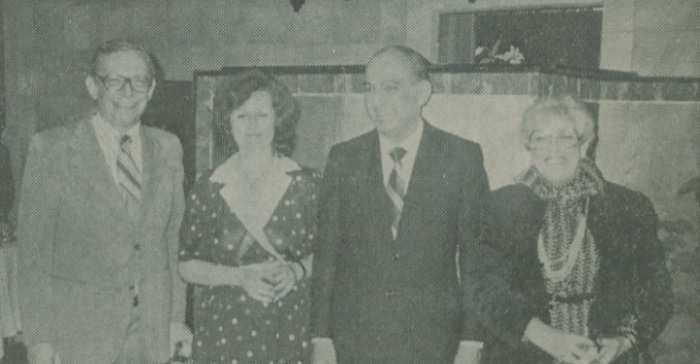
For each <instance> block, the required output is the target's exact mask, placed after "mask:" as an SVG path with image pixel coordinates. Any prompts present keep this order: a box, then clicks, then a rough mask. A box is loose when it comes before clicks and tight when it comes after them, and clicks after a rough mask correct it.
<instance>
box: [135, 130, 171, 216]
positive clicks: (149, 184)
mask: <svg viewBox="0 0 700 364" xmlns="http://www.w3.org/2000/svg"><path fill="white" fill-rule="evenodd" d="M141 145H142V161H143V168H142V171H141V173H142V176H143V186H142V187H141V211H142V213H143V214H144V217H145V216H148V211H149V210H150V208H151V207H152V206H153V199H154V198H155V195H156V192H157V191H158V185H159V183H160V181H161V178H162V176H163V172H164V171H165V168H167V164H166V161H165V158H164V156H163V153H162V146H161V144H160V143H159V142H158V140H157V139H156V138H155V136H154V135H153V133H152V132H151V130H150V129H148V128H147V127H144V126H142V127H141Z"/></svg>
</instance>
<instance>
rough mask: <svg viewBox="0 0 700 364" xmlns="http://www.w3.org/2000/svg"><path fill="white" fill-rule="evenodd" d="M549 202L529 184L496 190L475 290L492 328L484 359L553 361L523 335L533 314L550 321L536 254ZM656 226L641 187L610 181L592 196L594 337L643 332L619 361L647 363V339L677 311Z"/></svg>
mask: <svg viewBox="0 0 700 364" xmlns="http://www.w3.org/2000/svg"><path fill="white" fill-rule="evenodd" d="M545 209H546V203H545V202H544V201H543V200H541V199H540V198H539V197H538V196H537V195H536V194H535V193H534V192H533V191H532V190H531V189H530V188H529V187H527V186H525V185H512V186H506V187H503V188H501V189H499V190H497V191H495V192H494V193H493V194H492V196H491V201H490V203H489V213H488V214H487V216H488V217H487V221H488V224H487V226H488V227H487V229H486V230H487V231H486V234H485V239H484V244H483V245H482V246H481V249H482V250H481V251H480V253H479V254H480V255H482V259H481V260H480V262H481V264H480V266H479V271H480V274H481V276H482V280H481V282H480V285H479V286H478V287H477V290H476V296H477V297H478V299H477V307H478V313H479V318H480V321H481V323H482V324H483V326H484V327H485V328H486V331H487V333H486V340H485V347H484V351H483V358H482V363H485V364H486V363H498V364H505V363H519V364H528V363H538V364H539V363H550V362H551V361H552V359H551V358H550V357H549V356H548V355H547V354H546V353H544V352H543V351H542V350H540V349H539V348H537V347H535V346H534V345H533V344H531V343H526V342H523V341H522V336H523V333H524V332H525V328H526V326H527V324H528V323H529V321H530V319H532V318H533V317H538V318H540V319H541V320H542V321H544V322H545V323H549V309H548V301H549V299H550V297H548V294H547V291H546V288H545V281H544V278H543V276H542V273H541V263H540V261H539V259H538V257H537V237H538V235H539V232H540V230H541V228H542V224H543V218H544V214H545ZM657 226H658V219H657V216H656V213H655V212H654V208H653V206H652V204H651V202H650V201H649V200H648V199H647V198H646V197H645V196H643V195H642V194H641V193H638V192H635V191H632V190H630V189H627V188H624V187H622V186H618V185H615V184H613V183H610V182H607V181H606V182H605V184H604V190H603V193H601V194H598V195H595V196H593V197H591V199H590V208H589V218H588V224H587V227H588V229H589V231H590V232H591V234H592V235H593V238H594V240H595V244H596V246H597V248H598V251H599V254H600V260H601V261H600V268H599V271H598V278H597V283H596V288H595V292H594V294H595V298H594V302H593V304H592V306H591V311H590V316H589V317H590V318H589V331H590V333H591V337H592V338H593V339H595V338H599V337H613V336H618V335H620V334H621V330H625V329H632V330H634V332H636V335H637V341H636V344H635V346H634V347H633V348H632V349H631V350H630V351H628V352H627V353H626V354H625V355H623V356H622V357H620V358H618V359H617V360H616V361H614V363H616V364H618V363H645V362H648V355H647V353H646V348H647V346H648V345H649V343H650V342H651V341H653V340H654V339H655V338H656V337H657V336H658V335H659V334H660V333H661V331H663V329H664V327H665V326H666V323H667V322H668V321H669V319H670V317H671V312H672V307H673V304H672V291H671V284H672V282H671V277H670V274H669V272H668V270H667V268H666V263H665V253H664V249H663V246H662V244H661V242H660V241H659V239H658V236H657Z"/></svg>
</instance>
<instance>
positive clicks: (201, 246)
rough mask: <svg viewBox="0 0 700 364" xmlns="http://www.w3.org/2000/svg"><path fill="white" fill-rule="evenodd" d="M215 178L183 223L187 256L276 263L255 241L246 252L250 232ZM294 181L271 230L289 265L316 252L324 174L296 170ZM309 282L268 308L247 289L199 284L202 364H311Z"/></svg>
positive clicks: (203, 185)
mask: <svg viewBox="0 0 700 364" xmlns="http://www.w3.org/2000/svg"><path fill="white" fill-rule="evenodd" d="M210 175H211V173H207V174H205V175H204V176H202V178H201V179H200V180H199V181H198V182H197V183H196V184H195V186H194V187H193V192H192V194H191V195H190V197H189V199H188V206H187V210H186V213H185V220H184V221H183V225H182V238H181V243H180V252H179V259H180V260H181V261H187V260H192V259H197V260H202V261H207V262H211V263H215V264H221V265H228V266H241V265H247V264H255V263H261V262H266V261H271V260H273V259H274V258H273V257H272V256H271V254H270V253H268V252H267V251H265V249H263V248H262V247H261V246H260V245H259V244H257V242H256V243H254V244H253V245H252V246H250V247H249V248H248V249H247V250H245V252H244V253H243V254H242V255H241V254H240V251H239V249H238V248H239V247H240V246H241V241H242V240H243V239H242V237H243V236H245V235H246V231H245V228H244V227H243V225H242V224H241V222H240V221H239V220H238V218H237V217H236V216H235V215H234V214H233V213H232V212H231V210H230V209H229V207H228V205H227V204H226V202H225V201H224V200H223V199H222V198H221V196H220V195H219V190H220V189H221V188H222V187H223V185H222V184H219V183H213V182H211V181H210V180H209V176H210ZM289 175H291V176H292V181H291V183H290V185H289V187H288V188H287V191H286V192H285V194H284V196H282V198H281V199H280V201H279V203H278V205H277V207H276V209H275V211H274V212H273V214H272V216H271V218H270V220H269V221H268V222H267V224H266V226H265V228H264V231H265V233H266V235H267V237H268V239H269V241H270V242H271V243H272V244H273V245H274V247H275V249H276V250H277V251H278V252H279V253H280V254H281V255H282V256H285V257H286V259H288V260H293V261H298V260H300V259H301V258H303V257H305V256H307V255H309V254H311V248H312V244H313V240H314V238H315V234H316V199H317V190H318V187H317V186H318V182H319V180H320V176H319V174H318V173H316V172H314V171H312V170H308V169H302V170H299V171H294V172H289ZM309 283H310V282H309V281H308V279H306V280H303V281H301V282H298V283H297V285H296V287H295V288H294V289H292V291H290V293H289V294H288V295H287V296H285V297H283V298H282V299H280V300H279V301H277V302H273V303H270V304H263V303H262V302H260V301H257V300H255V299H252V298H250V297H249V296H248V295H247V294H246V292H245V291H244V290H243V289H242V288H240V287H227V286H219V287H208V286H202V287H198V288H197V290H196V292H197V293H196V295H195V308H194V326H195V327H194V339H193V343H192V358H193V359H194V361H195V363H197V364H211V363H217V364H219V363H226V364H232V363H233V364H246V363H250V364H252V363H255V364H261V363H262V364H266V363H274V364H287V363H290V364H297V363H298V364H306V363H308V362H309V355H310V350H311V340H310V337H309V309H310V305H309V296H310V292H309V291H310V287H309Z"/></svg>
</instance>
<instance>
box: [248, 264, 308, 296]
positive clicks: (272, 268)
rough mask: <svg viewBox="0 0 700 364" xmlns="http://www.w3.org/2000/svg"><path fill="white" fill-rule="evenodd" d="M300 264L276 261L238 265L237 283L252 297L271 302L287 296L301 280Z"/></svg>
mask: <svg viewBox="0 0 700 364" xmlns="http://www.w3.org/2000/svg"><path fill="white" fill-rule="evenodd" d="M299 264H300V263H293V262H283V261H276V262H269V263H258V264H249V265H245V266H242V267H238V268H237V271H238V273H239V274H238V279H237V281H238V282H237V283H238V286H240V287H241V288H243V289H244V290H245V291H246V293H247V294H248V295H249V296H250V297H251V298H253V299H255V300H258V301H260V302H262V303H264V304H269V303H272V302H274V301H277V300H279V299H281V298H282V297H284V296H286V295H287V294H288V293H289V292H290V291H291V290H292V289H293V288H294V286H295V285H296V283H297V282H298V281H299V280H301V278H302V275H303V273H299V270H301V267H299ZM302 272H303V271H302Z"/></svg>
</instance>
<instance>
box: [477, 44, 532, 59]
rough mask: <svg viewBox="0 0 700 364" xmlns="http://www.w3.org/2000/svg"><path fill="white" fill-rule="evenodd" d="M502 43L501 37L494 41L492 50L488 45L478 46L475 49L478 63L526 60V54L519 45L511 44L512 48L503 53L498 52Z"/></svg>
mask: <svg viewBox="0 0 700 364" xmlns="http://www.w3.org/2000/svg"><path fill="white" fill-rule="evenodd" d="M500 45H501V39H499V40H497V41H496V43H494V45H493V47H491V49H490V50H487V49H486V47H478V48H477V49H476V51H474V62H475V63H478V64H489V63H501V64H504V63H507V64H521V63H523V61H524V60H525V56H523V54H522V53H521V52H520V49H518V47H514V46H512V45H511V46H510V49H509V50H508V51H507V52H505V53H502V54H496V52H498V48H499V46H500Z"/></svg>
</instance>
